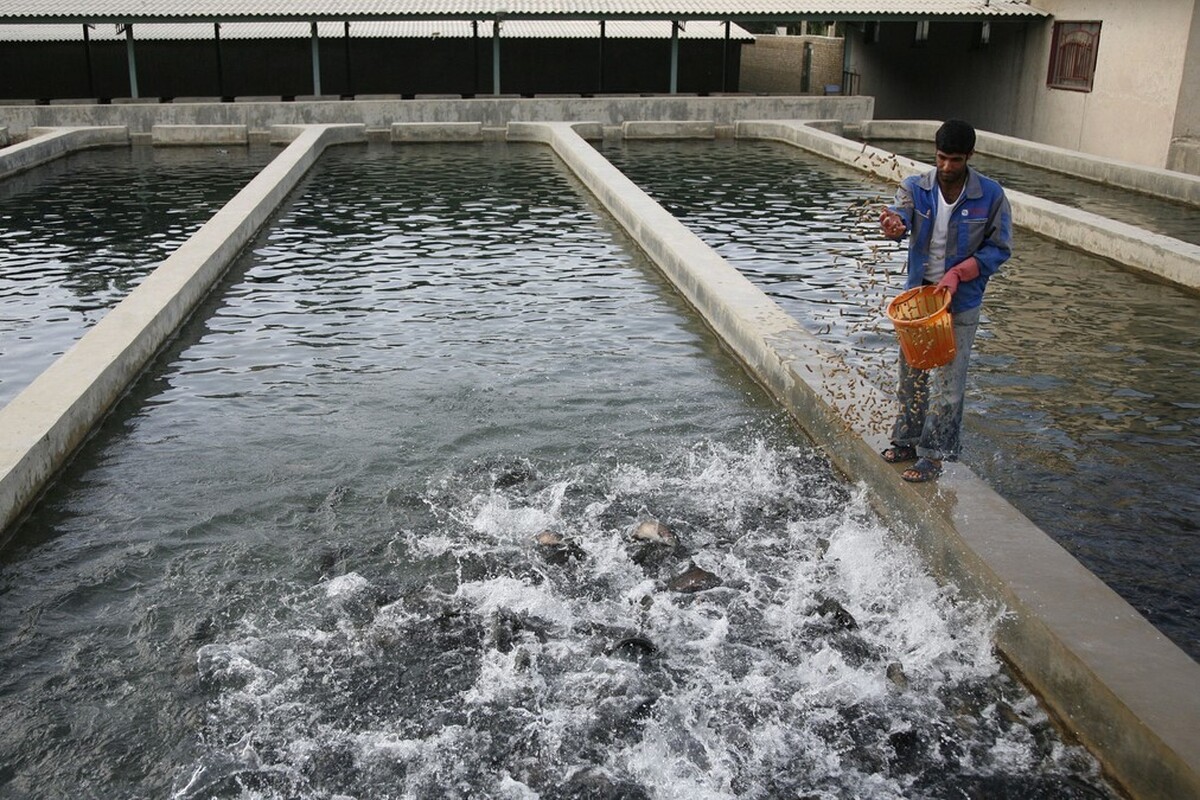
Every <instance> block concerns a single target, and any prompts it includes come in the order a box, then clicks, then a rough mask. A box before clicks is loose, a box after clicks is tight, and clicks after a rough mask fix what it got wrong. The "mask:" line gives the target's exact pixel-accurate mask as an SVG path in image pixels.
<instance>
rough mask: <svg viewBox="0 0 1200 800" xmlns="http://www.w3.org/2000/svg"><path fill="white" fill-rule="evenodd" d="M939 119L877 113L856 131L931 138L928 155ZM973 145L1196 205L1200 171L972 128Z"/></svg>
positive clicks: (869, 136)
mask: <svg viewBox="0 0 1200 800" xmlns="http://www.w3.org/2000/svg"><path fill="white" fill-rule="evenodd" d="M941 124H942V123H941V122H940V121H938V120H887V119H876V120H868V121H866V122H863V123H862V125H861V126H860V133H861V134H862V138H864V139H867V140H871V139H876V140H879V139H908V140H917V141H923V142H929V143H930V151H931V152H930V155H932V149H933V147H932V143H933V136H934V134H935V133H937V129H938V128H939V127H940V126H941ZM975 149H976V150H977V151H978V152H980V153H983V154H985V155H989V156H998V157H999V158H1007V159H1009V160H1010V161H1019V162H1021V163H1023V164H1030V165H1032V166H1035V167H1041V168H1042V169H1048V170H1051V171H1052V172H1059V173H1062V174H1063V175H1071V176H1074V177H1076V178H1083V179H1084V180H1090V181H1095V182H1097V183H1102V184H1106V185H1108V186H1116V187H1119V188H1121V189H1129V190H1131V191H1134V192H1140V193H1142V194H1147V195H1150V196H1151V197H1159V198H1162V199H1164V200H1173V201H1175V202H1178V203H1186V204H1188V205H1193V206H1200V175H1190V174H1188V173H1186V172H1176V171H1174V170H1169V169H1155V168H1154V167H1147V166H1143V165H1141V164H1131V163H1129V162H1128V161H1118V160H1116V159H1112V158H1102V157H1100V156H1093V155H1090V154H1088V153H1081V152H1079V151H1078V150H1068V149H1066V148H1064V147H1055V146H1054V145H1049V144H1041V143H1039V142H1031V141H1029V140H1027V139H1017V138H1015V137H1012V136H1004V135H1003V134H999V133H991V132H989V131H976V141H975Z"/></svg>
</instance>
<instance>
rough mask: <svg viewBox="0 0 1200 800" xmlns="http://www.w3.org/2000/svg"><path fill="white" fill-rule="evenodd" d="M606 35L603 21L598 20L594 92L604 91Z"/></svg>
mask: <svg viewBox="0 0 1200 800" xmlns="http://www.w3.org/2000/svg"><path fill="white" fill-rule="evenodd" d="M606 35H607V30H606V28H605V24H604V20H600V50H599V53H598V55H597V70H596V72H597V74H596V91H597V92H603V91H604V37H605V36H606Z"/></svg>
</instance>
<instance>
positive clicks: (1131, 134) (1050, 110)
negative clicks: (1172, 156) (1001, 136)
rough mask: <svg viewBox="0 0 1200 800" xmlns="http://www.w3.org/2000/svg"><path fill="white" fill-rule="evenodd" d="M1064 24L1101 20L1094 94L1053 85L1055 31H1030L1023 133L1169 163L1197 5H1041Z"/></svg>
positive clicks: (1056, 1)
mask: <svg viewBox="0 0 1200 800" xmlns="http://www.w3.org/2000/svg"><path fill="white" fill-rule="evenodd" d="M1035 5H1036V6H1037V7H1038V8H1041V9H1043V10H1045V11H1049V12H1050V13H1052V14H1053V15H1054V19H1055V21H1058V22H1088V21H1100V22H1101V23H1102V26H1101V29H1100V46H1099V51H1098V56H1097V60H1096V73H1095V80H1094V83H1093V87H1092V91H1090V92H1078V91H1068V90H1063V89H1051V88H1049V87H1048V86H1046V76H1047V71H1048V69H1049V64H1050V40H1051V36H1052V32H1053V25H1045V26H1042V27H1039V28H1036V29H1035V28H1031V29H1030V41H1029V47H1028V50H1027V52H1028V54H1029V57H1028V59H1027V61H1026V64H1027V68H1026V70H1025V74H1024V76H1023V78H1022V87H1023V88H1022V92H1021V101H1020V103H1019V107H1018V109H1017V116H1018V118H1019V119H1020V120H1021V123H1019V124H1018V125H1017V126H1016V127H1017V128H1018V130H1017V131H1016V133H1017V135H1019V136H1023V137H1025V138H1029V139H1033V140H1034V141H1038V142H1044V143H1046V144H1052V145H1057V146H1060V147H1067V148H1070V149H1073V150H1081V151H1083V152H1085V153H1092V154H1094V155H1099V156H1105V157H1108V158H1117V159H1121V160H1124V161H1131V162H1133V163H1136V164H1144V165H1146V166H1151V167H1164V166H1166V164H1167V158H1168V153H1169V151H1170V149H1171V140H1172V137H1173V135H1174V131H1175V121H1176V113H1177V111H1176V105H1177V102H1178V101H1179V100H1181V99H1182V97H1184V96H1186V95H1187V93H1186V92H1185V93H1184V94H1183V95H1181V88H1182V83H1183V76H1184V74H1185V63H1186V62H1187V60H1188V51H1189V39H1190V38H1191V31H1192V27H1193V19H1192V18H1193V14H1194V12H1195V6H1196V3H1195V0H1141V2H1136V3H1134V2H1129V0H1035Z"/></svg>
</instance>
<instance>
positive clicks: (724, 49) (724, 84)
mask: <svg viewBox="0 0 1200 800" xmlns="http://www.w3.org/2000/svg"><path fill="white" fill-rule="evenodd" d="M721 91H722V92H728V91H729V20H725V40H724V41H723V42H722V43H721Z"/></svg>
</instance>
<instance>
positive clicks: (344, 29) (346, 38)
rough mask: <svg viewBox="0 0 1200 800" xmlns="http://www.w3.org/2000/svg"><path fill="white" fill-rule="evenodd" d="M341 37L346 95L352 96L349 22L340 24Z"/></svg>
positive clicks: (352, 78)
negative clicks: (344, 54) (343, 44)
mask: <svg viewBox="0 0 1200 800" xmlns="http://www.w3.org/2000/svg"><path fill="white" fill-rule="evenodd" d="M342 26H343V27H342V36H343V38H344V41H345V47H346V94H349V95H352V94H354V76H353V73H352V72H351V71H350V21H349V20H346V21H345V22H343V23H342Z"/></svg>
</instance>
